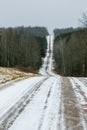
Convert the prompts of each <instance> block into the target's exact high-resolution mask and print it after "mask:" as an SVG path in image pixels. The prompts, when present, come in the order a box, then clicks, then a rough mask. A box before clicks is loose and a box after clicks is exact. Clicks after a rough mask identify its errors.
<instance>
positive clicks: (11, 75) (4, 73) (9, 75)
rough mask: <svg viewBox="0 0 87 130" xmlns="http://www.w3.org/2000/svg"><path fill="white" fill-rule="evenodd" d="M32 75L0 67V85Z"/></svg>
mask: <svg viewBox="0 0 87 130" xmlns="http://www.w3.org/2000/svg"><path fill="white" fill-rule="evenodd" d="M33 75H34V74H32V73H24V72H21V71H18V70H16V69H13V68H5V67H0V84H4V83H7V82H9V81H11V80H15V79H21V78H25V77H29V76H30V77H31V76H33Z"/></svg>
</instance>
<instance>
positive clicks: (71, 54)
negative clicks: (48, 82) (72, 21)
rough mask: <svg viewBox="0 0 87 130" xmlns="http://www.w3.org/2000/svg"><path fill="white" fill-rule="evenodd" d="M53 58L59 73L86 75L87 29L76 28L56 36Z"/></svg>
mask: <svg viewBox="0 0 87 130" xmlns="http://www.w3.org/2000/svg"><path fill="white" fill-rule="evenodd" d="M54 59H55V63H56V65H55V69H56V71H57V72H58V73H59V74H63V75H66V76H87V29H76V30H73V31H71V32H67V33H62V34H60V35H58V36H56V37H55V39H54Z"/></svg>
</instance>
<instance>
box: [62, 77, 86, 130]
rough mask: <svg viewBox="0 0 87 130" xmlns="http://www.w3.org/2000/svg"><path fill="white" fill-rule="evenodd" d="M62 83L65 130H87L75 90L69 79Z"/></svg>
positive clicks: (65, 78) (64, 79) (64, 78)
mask: <svg viewBox="0 0 87 130" xmlns="http://www.w3.org/2000/svg"><path fill="white" fill-rule="evenodd" d="M62 82H63V84H62V95H63V104H64V120H65V130H73V129H74V130H86V129H85V128H86V126H85V125H84V123H83V121H84V119H83V118H81V109H80V106H79V103H78V99H77V97H76V94H75V93H74V88H73V87H72V84H71V82H70V81H69V79H68V78H67V77H63V80H62Z"/></svg>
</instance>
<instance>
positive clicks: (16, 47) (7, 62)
mask: <svg viewBox="0 0 87 130" xmlns="http://www.w3.org/2000/svg"><path fill="white" fill-rule="evenodd" d="M47 35H48V31H47V29H46V28H44V27H16V28H0V66H5V67H15V66H18V67H32V68H33V69H35V70H37V69H39V67H40V66H41V64H42V57H43V56H45V51H46V48H47V40H46V36H47Z"/></svg>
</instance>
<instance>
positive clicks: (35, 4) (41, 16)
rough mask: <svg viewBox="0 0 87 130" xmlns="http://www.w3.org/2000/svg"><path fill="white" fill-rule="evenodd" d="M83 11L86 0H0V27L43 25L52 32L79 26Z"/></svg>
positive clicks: (86, 10)
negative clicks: (56, 29) (57, 29)
mask: <svg viewBox="0 0 87 130" xmlns="http://www.w3.org/2000/svg"><path fill="white" fill-rule="evenodd" d="M83 12H85V13H86V14H87V0H0V27H9V26H10V27H12V26H13V27H14V26H21V25H24V26H45V27H47V28H48V30H49V31H51V32H52V29H54V28H66V27H70V26H73V27H77V26H79V25H80V24H79V22H78V19H79V18H80V17H81V15H82V13H83Z"/></svg>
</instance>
